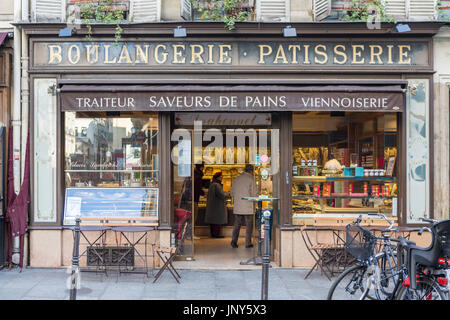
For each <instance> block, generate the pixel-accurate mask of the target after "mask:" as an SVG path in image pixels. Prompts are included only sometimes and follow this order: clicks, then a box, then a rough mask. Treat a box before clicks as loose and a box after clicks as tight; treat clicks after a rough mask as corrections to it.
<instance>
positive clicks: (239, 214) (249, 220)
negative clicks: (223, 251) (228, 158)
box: [230, 164, 256, 248]
mask: <svg viewBox="0 0 450 320" xmlns="http://www.w3.org/2000/svg"><path fill="white" fill-rule="evenodd" d="M230 193H231V196H232V197H233V200H234V201H233V213H234V226H233V233H232V236H231V246H232V247H233V248H237V247H238V244H237V242H238V238H239V231H240V230H241V226H243V225H245V247H246V248H252V247H253V244H252V231H253V216H254V214H255V210H254V208H253V202H252V201H249V200H242V198H244V197H254V196H255V195H256V194H255V193H256V184H255V180H254V179H253V166H252V165H251V164H247V165H246V166H245V169H244V172H243V173H242V174H241V175H240V176H238V177H237V178H236V179H234V181H233V184H232V186H231V192H230Z"/></svg>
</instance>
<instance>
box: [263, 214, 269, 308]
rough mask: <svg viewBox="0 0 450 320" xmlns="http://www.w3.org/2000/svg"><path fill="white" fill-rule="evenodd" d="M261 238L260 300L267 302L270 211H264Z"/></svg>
mask: <svg viewBox="0 0 450 320" xmlns="http://www.w3.org/2000/svg"><path fill="white" fill-rule="evenodd" d="M261 238H263V240H264V248H263V251H264V252H263V256H262V286H261V300H267V296H268V289H269V267H270V211H269V210H266V211H264V228H263V229H261Z"/></svg>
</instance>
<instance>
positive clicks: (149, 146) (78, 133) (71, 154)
mask: <svg viewBox="0 0 450 320" xmlns="http://www.w3.org/2000/svg"><path fill="white" fill-rule="evenodd" d="M65 127H66V129H65V181H66V186H67V187H135V188H136V187H144V186H146V187H158V152H157V136H158V117H157V115H155V114H150V113H142V116H141V117H136V116H135V114H134V117H133V118H131V117H130V116H127V114H124V113H114V114H113V115H111V113H108V112H100V113H99V112H95V113H94V112H91V113H81V112H66V113H65Z"/></svg>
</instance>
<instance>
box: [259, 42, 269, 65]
mask: <svg viewBox="0 0 450 320" xmlns="http://www.w3.org/2000/svg"><path fill="white" fill-rule="evenodd" d="M258 46H259V61H258V63H259V64H266V61H264V57H265V56H269V55H271V54H272V47H271V46H269V45H268V44H260V45H258ZM264 48H266V49H268V50H267V51H265V50H264Z"/></svg>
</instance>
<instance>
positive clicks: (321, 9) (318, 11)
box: [313, 0, 331, 21]
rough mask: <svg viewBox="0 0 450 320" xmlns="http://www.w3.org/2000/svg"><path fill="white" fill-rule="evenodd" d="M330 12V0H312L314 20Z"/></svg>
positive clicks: (326, 15)
mask: <svg viewBox="0 0 450 320" xmlns="http://www.w3.org/2000/svg"><path fill="white" fill-rule="evenodd" d="M330 14H331V0H313V15H314V21H322V20H323V19H325V18H326V17H328V16H329V15H330Z"/></svg>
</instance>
